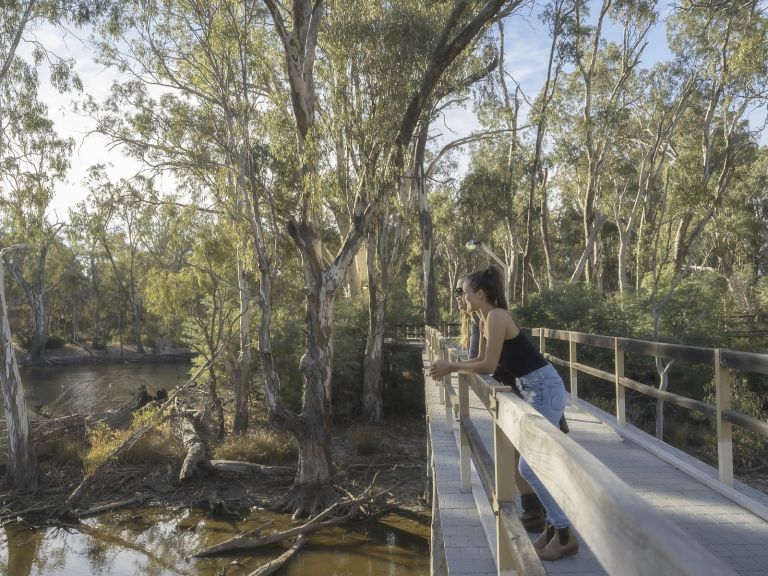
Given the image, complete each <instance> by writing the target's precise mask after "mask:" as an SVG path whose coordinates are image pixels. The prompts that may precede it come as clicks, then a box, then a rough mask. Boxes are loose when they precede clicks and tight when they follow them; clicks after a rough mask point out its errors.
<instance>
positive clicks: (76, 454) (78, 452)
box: [49, 433, 88, 468]
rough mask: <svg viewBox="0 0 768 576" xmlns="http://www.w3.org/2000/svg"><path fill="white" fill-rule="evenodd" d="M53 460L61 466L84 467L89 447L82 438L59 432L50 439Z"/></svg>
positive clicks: (56, 464)
mask: <svg viewBox="0 0 768 576" xmlns="http://www.w3.org/2000/svg"><path fill="white" fill-rule="evenodd" d="M49 444H50V455H51V462H52V463H53V464H54V465H55V466H57V467H60V468H63V467H64V466H71V465H74V466H77V467H78V468H82V466H83V462H84V460H85V454H86V451H87V450H88V447H87V446H86V444H85V441H84V440H83V439H82V438H75V437H74V436H73V435H72V434H67V433H64V434H59V435H57V436H55V437H54V438H53V439H51V441H50V443H49Z"/></svg>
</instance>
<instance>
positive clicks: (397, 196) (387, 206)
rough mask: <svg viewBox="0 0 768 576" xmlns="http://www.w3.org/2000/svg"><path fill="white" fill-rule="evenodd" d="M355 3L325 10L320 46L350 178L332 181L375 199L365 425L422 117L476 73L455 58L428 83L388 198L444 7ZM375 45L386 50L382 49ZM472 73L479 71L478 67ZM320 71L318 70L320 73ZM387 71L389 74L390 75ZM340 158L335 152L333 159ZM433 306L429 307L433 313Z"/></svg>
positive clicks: (412, 190) (417, 181)
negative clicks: (389, 157)
mask: <svg viewBox="0 0 768 576" xmlns="http://www.w3.org/2000/svg"><path fill="white" fill-rule="evenodd" d="M363 6H365V10H362V11H358V12H356V13H355V14H354V15H353V14H352V13H350V12H347V11H344V10H330V11H329V13H328V16H327V19H326V25H327V27H328V30H329V32H328V34H327V36H326V38H327V42H326V43H325V44H324V45H323V48H324V51H325V53H327V54H328V55H329V61H330V63H331V65H332V66H333V68H332V69H331V76H332V78H334V79H335V80H336V83H335V85H334V89H335V91H334V93H333V96H334V100H333V101H332V104H333V103H338V104H339V105H340V106H339V108H341V110H339V111H338V113H336V114H335V115H334V116H333V118H334V119H337V118H338V119H341V121H340V122H339V121H338V120H336V122H337V123H338V125H340V126H341V128H342V129H341V130H340V132H341V134H340V135H339V136H337V137H336V141H337V149H339V148H341V149H342V150H343V151H346V157H345V161H346V164H344V165H347V166H349V167H350V171H351V177H350V176H349V174H347V173H346V171H345V170H343V169H342V170H338V172H339V181H341V182H342V183H346V182H349V181H352V182H353V183H358V185H359V186H363V187H365V190H366V191H367V194H368V195H369V198H370V197H372V196H373V197H376V198H378V200H377V202H378V205H379V207H380V210H379V212H378V214H377V215H376V216H375V217H374V219H373V222H372V225H371V228H370V230H369V231H368V236H367V247H366V248H367V249H366V250H365V253H366V255H367V270H368V299H369V331H368V339H367V344H366V354H365V360H364V366H365V368H364V372H365V376H364V387H363V388H364V391H363V415H364V417H365V418H366V419H368V420H369V421H380V420H381V418H382V416H383V412H382V408H383V404H382V393H383V381H382V360H383V342H384V312H385V307H386V302H387V295H388V293H389V283H390V281H391V279H392V277H393V276H394V275H395V274H396V272H397V270H398V269H399V268H400V267H401V264H402V261H403V258H404V257H405V254H406V251H407V248H408V241H407V240H408V231H409V228H410V225H411V219H410V214H411V213H412V212H413V211H414V209H415V208H416V204H417V201H418V199H419V198H421V199H422V205H423V204H424V202H423V199H424V198H425V196H426V189H425V179H424V177H423V174H424V166H423V165H424V156H425V148H426V142H427V137H428V130H429V120H430V117H432V116H434V115H435V114H436V111H435V110H433V109H432V108H433V106H435V104H434V103H435V102H439V101H440V100H443V99H445V100H447V99H448V98H449V97H450V96H455V95H457V93H458V91H459V90H461V89H463V90H465V91H466V89H467V86H468V85H470V84H471V83H472V81H473V80H474V79H475V76H477V72H476V70H475V69H476V68H477V64H476V61H477V60H479V59H474V58H469V62H467V58H466V57H463V58H461V59H460V60H461V61H460V62H457V63H456V64H455V65H454V66H453V67H452V68H451V69H450V70H448V71H447V72H446V73H445V74H444V76H443V78H442V79H441V81H440V83H439V84H436V87H435V90H436V91H435V95H434V97H433V98H432V99H431V100H430V102H429V105H428V106H427V107H426V108H425V111H424V114H423V115H422V118H421V119H420V121H419V124H418V127H417V129H416V135H415V137H414V146H413V148H412V150H411V151H409V158H408V159H407V160H406V175H405V176H404V177H403V178H402V180H401V183H400V185H399V187H398V189H397V190H396V191H392V192H389V193H388V191H387V190H386V189H384V188H383V187H382V185H383V184H384V185H389V184H390V182H389V180H388V178H389V176H388V175H387V174H386V173H385V172H384V170H383V169H382V166H383V165H384V161H385V160H386V156H385V155H386V154H387V152H388V151H390V150H391V147H392V143H393V142H394V140H395V137H396V136H397V133H398V130H399V129H400V123H401V122H400V120H401V118H402V110H403V109H404V108H405V107H406V106H407V105H408V102H409V99H410V98H412V94H413V92H414V90H415V89H416V88H417V87H418V85H419V82H420V80H421V70H422V69H423V68H424V67H425V66H426V65H427V64H428V62H429V59H430V58H431V57H433V55H432V53H431V50H432V46H434V44H435V42H436V40H437V35H438V33H439V32H440V28H439V24H440V22H441V19H442V18H443V17H444V8H441V7H438V6H416V5H408V6H406V5H399V4H394V5H393V4H382V3H379V2H370V3H368V4H365V5H362V4H361V5H360V6H359V8H362V7H363ZM361 16H362V17H361ZM414 40H415V41H414ZM382 47H386V48H385V49H383V50H382ZM395 55H396V57H397V58H398V61H399V65H398V67H397V68H396V69H395V70H396V72H394V71H393V68H392V60H393V56H395ZM480 68H481V69H483V70H485V68H484V67H483V66H482V65H481V66H480ZM323 71H324V70H323V69H322V67H321V69H320V72H321V74H322V73H323ZM393 73H394V74H395V76H396V77H392V76H393ZM388 76H389V77H388ZM341 78H343V80H341ZM385 78H386V81H385V80H384V79H385ZM382 88H384V89H382ZM345 111H346V114H345ZM341 157H342V155H341V154H339V153H337V159H338V158H341ZM337 162H338V160H337ZM339 164H340V163H339ZM344 165H342V166H344ZM384 167H386V166H384ZM346 188H347V190H346V193H345V197H346V199H347V210H348V211H349V210H352V209H353V206H352V205H351V204H350V203H349V202H348V200H349V199H350V198H352V195H351V194H350V193H349V190H348V188H349V186H348V185H347V186H346ZM334 212H335V213H338V212H339V210H338V209H336V210H335V211H334ZM435 304H436V303H435V302H433V308H436V306H435Z"/></svg>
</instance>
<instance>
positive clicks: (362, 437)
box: [347, 424, 379, 456]
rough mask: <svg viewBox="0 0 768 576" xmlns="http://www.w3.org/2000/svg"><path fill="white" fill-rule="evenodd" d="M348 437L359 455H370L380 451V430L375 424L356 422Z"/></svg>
mask: <svg viewBox="0 0 768 576" xmlns="http://www.w3.org/2000/svg"><path fill="white" fill-rule="evenodd" d="M347 437H348V439H349V445H350V446H351V447H352V450H354V452H355V454H357V455H358V456H369V455H370V454H375V453H376V452H378V451H379V432H378V431H377V429H376V428H375V427H373V426H363V425H360V424H356V425H355V426H352V427H351V428H350V429H349V431H348V432H347Z"/></svg>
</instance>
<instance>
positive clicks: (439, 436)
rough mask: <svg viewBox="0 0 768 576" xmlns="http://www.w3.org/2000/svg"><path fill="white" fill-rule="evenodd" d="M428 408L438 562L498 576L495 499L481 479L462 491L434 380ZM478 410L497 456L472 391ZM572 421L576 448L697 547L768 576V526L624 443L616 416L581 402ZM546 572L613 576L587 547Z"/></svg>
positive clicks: (750, 575)
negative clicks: (441, 551)
mask: <svg viewBox="0 0 768 576" xmlns="http://www.w3.org/2000/svg"><path fill="white" fill-rule="evenodd" d="M456 379H457V377H456V376H455V375H454V380H456ZM456 384H457V383H456ZM426 401H427V413H428V417H429V427H430V436H431V449H432V451H433V459H434V476H435V477H434V478H433V482H434V486H435V490H434V497H435V498H436V510H437V515H438V516H439V517H438V518H437V519H436V521H438V522H439V523H440V525H441V526H440V528H441V534H442V535H443V537H444V540H445V542H444V549H445V555H444V558H443V557H441V556H440V555H439V554H433V562H435V563H436V564H437V565H439V564H440V563H441V562H445V564H446V567H447V570H446V572H447V573H448V574H452V575H453V574H467V575H469V574H474V575H478V576H485V575H489V576H490V575H492V574H496V573H497V571H496V567H495V563H494V561H493V554H494V553H495V545H494V543H495V539H496V535H495V530H496V528H495V524H494V519H493V514H492V512H491V508H490V505H489V504H488V499H487V496H486V495H485V493H484V491H483V488H482V485H481V483H480V480H479V478H478V477H477V475H476V474H475V473H474V472H473V482H472V488H473V490H472V493H471V494H470V493H461V491H460V489H459V467H458V459H459V455H458V449H457V445H458V427H456V426H454V427H453V430H452V431H448V430H447V426H446V416H445V406H444V404H442V403H441V401H440V392H439V387H438V386H437V385H435V384H434V383H433V382H432V381H431V380H427V385H426ZM470 406H471V408H470V417H471V419H472V420H473V422H474V423H475V425H476V427H477V429H478V431H479V432H480V436H481V438H482V439H483V442H484V443H485V444H486V446H487V448H488V450H489V452H490V453H491V454H493V438H492V421H491V415H490V414H489V412H488V411H487V410H486V408H485V407H484V406H483V404H482V403H481V401H480V400H479V399H478V398H477V397H476V396H475V395H474V393H472V392H471V390H470ZM566 416H567V418H568V422H569V425H570V428H571V438H572V439H573V440H575V441H576V442H577V443H578V444H580V445H581V446H582V447H584V448H585V449H586V450H587V451H589V452H590V453H591V454H592V455H594V456H595V457H596V458H597V459H598V460H600V461H601V462H602V463H603V464H604V465H605V466H607V467H608V468H609V469H610V470H611V471H613V472H614V473H615V474H616V475H617V476H618V477H619V478H620V479H621V480H623V481H624V482H625V483H626V484H627V485H628V486H630V487H631V488H632V489H633V490H634V492H635V493H636V494H637V495H639V496H640V497H642V498H643V499H644V500H645V501H646V502H647V503H648V504H649V505H650V506H651V507H653V508H654V509H656V511H658V512H660V513H661V514H663V515H664V516H665V517H666V518H667V519H668V520H670V521H672V522H673V523H674V524H676V525H677V526H678V527H679V528H680V529H682V530H683V531H684V532H685V533H686V534H687V535H688V536H689V537H690V538H691V539H692V540H694V541H696V542H699V543H700V544H702V545H703V546H705V547H706V548H707V549H708V550H709V551H710V552H711V553H713V554H714V555H715V556H716V557H718V558H719V559H720V560H721V561H722V562H723V563H724V564H726V565H727V566H729V567H730V568H731V569H732V570H733V571H734V572H735V573H737V574H740V575H743V576H757V575H768V521H766V520H765V519H763V518H761V517H760V516H758V515H756V514H753V513H752V512H749V511H747V510H745V509H744V508H742V507H741V506H740V505H738V504H736V503H734V502H733V501H732V500H730V499H729V498H726V497H725V496H723V495H722V494H720V493H718V492H717V491H715V490H713V489H712V488H710V487H709V486H707V485H706V484H704V483H702V482H700V481H699V480H697V479H695V478H693V477H691V476H690V475H689V474H687V473H686V472H683V471H681V470H680V469H678V468H677V467H675V466H673V465H672V464H670V463H668V462H666V461H665V460H662V459H661V458H659V457H658V456H656V455H655V454H653V453H651V452H650V451H648V450H647V449H645V448H644V447H642V446H640V445H638V444H636V443H635V442H633V441H631V440H628V439H626V438H624V437H622V436H621V435H619V434H618V433H617V432H616V431H615V430H614V427H612V426H611V425H610V420H611V417H610V416H609V415H607V414H604V413H600V411H599V410H597V409H594V408H591V407H589V405H586V404H584V403H582V402H581V401H575V403H572V404H570V405H569V406H568V408H567V411H566ZM600 418H602V419H603V420H605V421H606V422H607V423H608V424H606V423H603V421H601V419H600ZM648 441H649V442H652V439H650V438H649V439H648ZM669 451H670V453H672V452H673V450H672V449H669ZM682 467H683V468H686V467H687V466H685V465H684V466H682ZM700 467H701V468H703V466H700ZM752 496H755V497H756V499H758V501H757V503H756V506H757V507H760V506H766V504H768V498H765V497H764V496H761V495H758V494H757V493H754V494H752ZM760 500H762V502H760ZM765 509H768V507H766V508H765ZM438 544H439V542H438ZM544 567H545V569H546V571H547V572H548V573H549V574H589V575H597V574H606V572H605V571H604V570H603V569H602V568H601V566H600V565H599V564H598V562H597V561H596V560H595V558H594V556H593V555H592V553H591V551H590V550H589V549H588V547H587V546H586V545H584V544H583V542H582V547H581V550H580V552H579V554H577V555H576V556H573V557H570V558H566V559H563V560H560V561H558V562H545V563H544ZM435 573H439V570H435ZM617 576H621V575H617ZM660 576H662V575H660Z"/></svg>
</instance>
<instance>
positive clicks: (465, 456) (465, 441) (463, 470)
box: [459, 373, 472, 492]
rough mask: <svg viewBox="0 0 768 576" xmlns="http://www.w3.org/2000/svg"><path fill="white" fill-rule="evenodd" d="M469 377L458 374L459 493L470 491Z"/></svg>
mask: <svg viewBox="0 0 768 576" xmlns="http://www.w3.org/2000/svg"><path fill="white" fill-rule="evenodd" d="M468 380H469V375H468V374H462V373H459V437H460V439H461V443H460V444H459V477H460V478H461V491H462V492H469V491H470V490H471V489H472V450H471V449H470V447H469V437H468V436H467V429H466V425H467V421H468V420H469V382H468Z"/></svg>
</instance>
